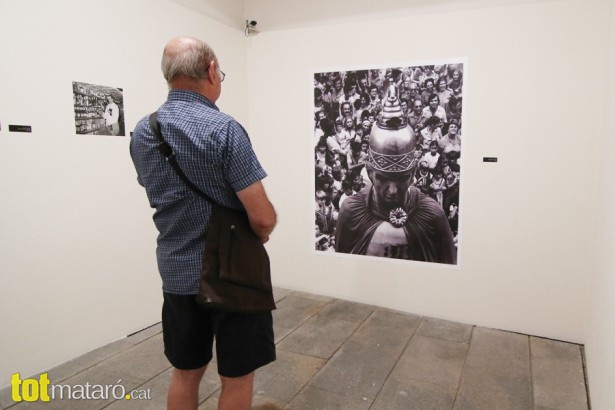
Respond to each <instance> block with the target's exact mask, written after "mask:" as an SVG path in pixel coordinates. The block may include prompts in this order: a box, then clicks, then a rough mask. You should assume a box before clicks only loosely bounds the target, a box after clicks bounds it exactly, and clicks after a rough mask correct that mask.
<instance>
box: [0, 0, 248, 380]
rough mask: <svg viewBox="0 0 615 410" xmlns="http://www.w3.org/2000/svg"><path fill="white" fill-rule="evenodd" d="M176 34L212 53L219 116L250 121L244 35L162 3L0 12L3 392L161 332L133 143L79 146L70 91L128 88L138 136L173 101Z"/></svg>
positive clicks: (22, 4)
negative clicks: (144, 122)
mask: <svg viewBox="0 0 615 410" xmlns="http://www.w3.org/2000/svg"><path fill="white" fill-rule="evenodd" d="M180 34H188V35H194V36H197V37H199V38H202V39H205V40H207V41H208V42H209V43H210V44H211V46H212V47H214V49H216V50H217V53H218V57H219V59H220V62H221V66H222V68H223V70H224V71H225V72H226V73H227V75H228V80H227V82H225V93H224V96H223V97H222V98H221V100H220V101H219V105H220V106H221V108H222V109H223V110H225V111H226V112H229V113H231V114H233V115H235V116H236V117H237V118H238V119H240V120H241V121H245V120H246V119H247V103H246V102H245V99H244V98H243V95H244V93H245V89H246V87H247V85H246V84H247V83H246V81H247V76H246V69H245V67H246V53H245V37H244V35H243V32H241V31H239V30H237V29H232V28H230V27H228V26H227V25H222V24H220V23H218V22H215V21H213V20H211V19H208V18H206V17H204V16H202V15H199V14H197V13H195V12H193V11H191V10H189V9H187V8H186V7H183V6H180V5H178V4H176V3H173V2H170V1H167V0H131V1H123V0H106V1H104V2H93V1H82V0H56V1H53V2H45V1H35V0H27V1H23V0H22V1H11V2H8V1H6V2H1V3H0V55H1V57H0V58H1V59H2V64H0V90H2V91H1V97H0V122H1V124H2V130H1V131H0V152H1V153H2V154H1V155H2V160H0V192H2V194H1V196H2V207H1V212H0V261H1V262H0V263H1V265H0V269H1V273H0V311H1V312H2V315H1V316H0V329H2V337H0V387H3V386H5V385H8V383H9V379H10V375H11V374H12V373H15V372H21V373H22V375H23V376H27V375H30V374H33V373H36V372H39V371H42V370H44V369H47V368H49V367H52V366H54V365H57V364H59V363H62V362H64V361H66V360H69V359H71V358H73V357H75V356H78V355H80V354H82V353H85V352H87V351H89V350H92V349H94V348H97V347H99V346H101V345H104V344H105V343H108V342H111V341H113V340H116V339H118V338H121V337H124V336H126V335H127V334H130V333H132V332H135V331H137V330H140V329H142V328H144V327H147V326H149V325H151V324H153V323H156V322H159V321H160V309H161V300H162V298H161V282H160V279H159V276H158V271H157V267H156V262H155V253H154V252H155V240H156V232H155V228H154V225H153V223H152V220H151V215H152V211H151V210H150V208H149V206H148V202H147V199H146V196H145V191H144V190H143V189H142V188H141V187H140V186H139V185H138V184H137V182H136V174H135V171H134V168H133V166H132V163H131V161H130V156H129V153H128V142H129V138H128V137H124V138H122V137H110V136H88V135H76V133H75V127H74V113H73V107H72V103H73V102H72V81H80V82H88V83H93V84H99V85H106V86H114V87H121V88H123V89H124V103H125V114H126V130H127V131H130V130H132V129H133V128H134V126H135V124H136V122H137V121H138V120H139V119H140V118H141V117H143V116H144V115H146V114H147V113H149V112H151V111H154V110H155V109H156V108H157V107H158V106H159V105H160V104H161V103H162V102H163V101H164V99H165V98H166V93H167V88H166V84H165V82H164V79H163V78H162V74H161V73H160V69H159V62H160V56H161V53H162V49H163V47H164V44H165V43H166V41H168V40H169V39H170V38H171V37H173V36H176V35H180ZM8 124H26V125H31V126H32V130H33V132H32V133H31V134H21V133H9V132H8Z"/></svg>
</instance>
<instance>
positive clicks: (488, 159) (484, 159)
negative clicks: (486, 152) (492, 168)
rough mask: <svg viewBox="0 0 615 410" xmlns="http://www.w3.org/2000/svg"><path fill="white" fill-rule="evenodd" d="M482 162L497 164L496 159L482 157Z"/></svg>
mask: <svg viewBox="0 0 615 410" xmlns="http://www.w3.org/2000/svg"><path fill="white" fill-rule="evenodd" d="M483 162H498V157H483Z"/></svg>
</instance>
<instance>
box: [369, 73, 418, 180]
mask: <svg viewBox="0 0 615 410" xmlns="http://www.w3.org/2000/svg"><path fill="white" fill-rule="evenodd" d="M416 142H417V140H416V136H415V133H414V130H413V129H412V128H411V127H410V126H409V125H408V121H406V118H405V117H404V114H403V112H402V110H401V105H400V103H399V98H398V96H397V87H396V86H395V85H390V86H389V88H388V90H387V95H386V98H385V100H384V104H383V107H382V111H381V113H380V115H379V116H378V120H377V122H376V124H375V126H374V127H372V131H371V133H370V135H369V151H368V158H367V159H368V167H369V168H371V169H372V170H374V171H377V172H382V173H386V174H395V175H400V174H411V173H412V172H414V169H415V168H416V166H417V164H418V160H416V159H415V158H414V151H415V149H416ZM369 168H368V169H369Z"/></svg>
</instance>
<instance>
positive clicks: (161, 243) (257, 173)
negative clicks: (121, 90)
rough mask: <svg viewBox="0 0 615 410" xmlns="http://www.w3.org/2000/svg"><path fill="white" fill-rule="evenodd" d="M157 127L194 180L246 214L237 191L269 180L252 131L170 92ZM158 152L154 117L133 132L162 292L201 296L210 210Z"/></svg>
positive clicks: (192, 97) (207, 104)
mask: <svg viewBox="0 0 615 410" xmlns="http://www.w3.org/2000/svg"><path fill="white" fill-rule="evenodd" d="M158 122H159V123H160V131H161V132H162V136H163V137H164V139H165V140H166V141H167V143H168V144H169V145H170V146H171V147H172V148H173V151H175V153H176V155H177V162H178V163H179V166H180V168H181V169H182V170H183V171H184V173H185V174H186V176H187V177H188V179H189V180H190V181H192V183H193V184H195V185H196V186H197V187H199V189H201V190H202V191H203V192H204V193H206V194H207V195H209V196H210V197H211V198H213V199H215V200H216V201H217V202H218V203H219V204H220V205H222V206H225V207H228V208H234V209H242V205H241V202H240V201H239V199H238V198H237V195H236V194H235V192H237V191H240V190H242V189H244V188H247V187H248V186H250V185H252V184H254V183H255V182H257V181H260V180H261V179H263V178H265V177H266V176H267V174H266V173H265V171H264V170H263V168H262V167H261V165H260V163H259V162H258V159H257V158H256V155H255V154H254V151H253V150H252V144H251V143H250V139H249V137H248V134H247V133H246V131H245V129H244V128H243V127H242V126H241V125H240V124H239V123H238V122H237V121H235V120H234V119H233V118H232V117H230V116H228V115H226V114H223V113H221V112H220V111H219V110H218V107H216V105H215V104H213V103H212V102H211V101H209V100H208V99H207V98H205V97H204V96H202V95H200V94H197V93H194V92H191V91H185V90H171V91H170V92H169V96H168V99H167V101H166V102H165V103H164V104H163V105H162V107H160V109H159V110H158ZM156 145H157V140H156V137H155V136H154V134H153V132H152V131H151V129H150V126H149V116H147V117H145V118H143V119H141V121H139V123H138V124H137V126H136V128H135V130H134V133H133V136H132V139H131V141H130V155H131V157H132V160H133V163H134V165H135V168H136V170H137V176H138V177H137V180H138V181H139V183H140V184H141V185H143V186H144V187H145V191H146V193H147V197H148V199H149V202H150V205H151V206H152V208H156V212H155V213H154V223H155V224H156V227H157V228H158V232H159V234H158V247H157V249H156V256H157V259H158V270H159V271H160V276H161V277H162V284H163V290H164V291H165V292H168V293H174V294H179V295H190V294H195V293H197V290H198V282H199V275H200V272H201V266H202V263H203V251H204V249H205V230H206V229H207V225H208V222H209V216H210V214H211V205H210V204H209V202H208V201H206V200H205V199H203V198H201V197H200V196H198V195H197V194H195V193H194V192H193V191H192V190H191V189H190V188H189V187H188V186H187V185H186V184H185V183H184V182H183V181H182V180H181V179H180V178H179V176H178V175H177V174H176V173H175V171H174V170H173V168H172V167H171V165H170V164H169V163H167V161H166V159H165V158H164V157H163V156H162V154H161V153H160V152H159V151H158V150H157V149H156Z"/></svg>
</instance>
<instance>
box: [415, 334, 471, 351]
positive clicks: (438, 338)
mask: <svg viewBox="0 0 615 410" xmlns="http://www.w3.org/2000/svg"><path fill="white" fill-rule="evenodd" d="M414 336H418V337H424V338H427V339H435V340H439V341H441V342H448V343H455V344H458V345H466V346H468V348H469V347H470V342H469V341H468V342H460V341H458V340H450V339H444V338H443V337H435V336H427V335H422V334H415V335H413V337H414Z"/></svg>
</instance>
